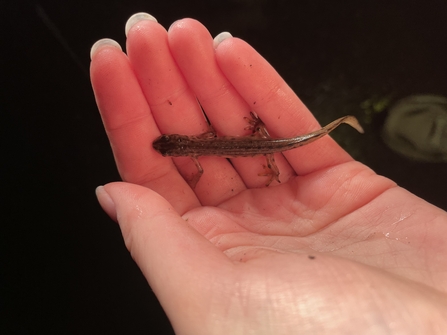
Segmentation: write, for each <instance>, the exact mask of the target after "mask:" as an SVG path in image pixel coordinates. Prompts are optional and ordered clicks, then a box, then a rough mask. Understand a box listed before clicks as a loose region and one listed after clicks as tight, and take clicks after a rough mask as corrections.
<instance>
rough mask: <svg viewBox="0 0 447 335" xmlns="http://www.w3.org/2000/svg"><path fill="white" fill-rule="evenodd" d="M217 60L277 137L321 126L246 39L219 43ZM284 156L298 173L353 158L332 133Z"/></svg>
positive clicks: (306, 172) (229, 39)
mask: <svg viewBox="0 0 447 335" xmlns="http://www.w3.org/2000/svg"><path fill="white" fill-rule="evenodd" d="M216 60H217V63H218V65H219V68H220V69H221V70H222V72H223V73H224V74H225V76H226V77H227V79H228V80H229V81H230V82H231V83H232V84H233V86H234V87H235V88H236V89H237V91H238V92H239V93H240V94H241V95H242V97H243V98H244V100H245V101H246V102H247V103H248V104H250V105H251V106H253V108H254V109H255V111H256V112H257V113H258V114H259V115H260V117H261V118H262V120H263V121H264V122H265V123H266V125H267V128H268V129H269V130H270V132H271V134H272V135H273V136H275V137H293V136H297V135H301V134H305V133H308V132H311V131H314V130H316V129H318V128H320V126H319V125H318V122H317V121H316V120H315V118H314V116H313V115H312V113H311V112H310V111H309V110H308V109H307V108H306V106H304V104H303V103H302V102H301V100H300V99H299V98H298V97H297V96H296V95H295V93H294V92H293V91H292V89H291V88H290V87H289V86H288V85H287V84H286V83H285V82H284V80H283V79H282V78H281V77H280V76H279V74H278V73H277V72H276V71H275V69H273V67H272V66H271V65H270V64H269V63H268V62H267V61H266V60H265V59H264V58H263V57H261V56H260V55H259V54H258V53H257V52H256V51H255V50H254V49H253V48H252V47H251V46H250V45H248V44H247V43H246V42H244V41H242V40H240V39H237V38H228V39H225V40H224V41H222V42H221V43H220V44H219V45H218V46H217V49H216ZM260 74H261V75H260ZM284 156H285V157H286V158H287V160H288V161H289V163H290V164H291V165H292V167H293V168H294V170H295V172H296V173H297V174H298V175H303V174H308V173H310V172H312V171H315V170H319V169H322V168H325V167H329V166H333V165H336V164H341V163H343V162H347V161H349V160H352V158H351V157H350V156H349V155H348V154H347V153H346V152H345V151H344V150H343V149H342V148H341V147H340V146H339V145H338V144H337V143H335V141H334V140H332V139H331V138H330V137H329V136H325V137H323V138H322V139H320V140H318V141H316V142H314V143H312V144H309V145H306V146H303V147H301V148H299V149H296V150H291V151H287V152H285V153H284Z"/></svg>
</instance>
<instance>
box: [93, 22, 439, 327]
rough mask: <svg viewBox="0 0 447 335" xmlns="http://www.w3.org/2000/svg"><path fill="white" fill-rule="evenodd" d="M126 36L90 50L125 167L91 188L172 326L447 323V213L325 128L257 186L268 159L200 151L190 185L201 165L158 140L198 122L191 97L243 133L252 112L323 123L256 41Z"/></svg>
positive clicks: (308, 125) (225, 130) (274, 125)
mask: <svg viewBox="0 0 447 335" xmlns="http://www.w3.org/2000/svg"><path fill="white" fill-rule="evenodd" d="M266 43H268V41H266ZM126 50H127V55H126V54H125V53H123V52H122V51H121V50H120V49H119V48H117V47H116V46H113V45H112V44H110V43H103V44H102V45H101V46H99V47H96V48H95V50H94V51H93V52H92V63H91V80H92V85H93V88H94V92H95V96H96V100H97V104H98V107H99V110H100V112H101V116H102V119H103V122H104V126H105V129H106V132H107V135H108V136H109V139H110V143H111V146H112V149H113V153H114V155H115V159H116V164H117V166H118V169H119V172H120V174H121V177H122V178H123V180H124V181H125V182H116V183H110V184H107V185H105V186H104V187H100V188H98V190H97V195H98V199H99V202H100V203H101V205H102V207H103V208H104V210H105V211H106V212H107V213H108V214H109V215H110V217H112V218H113V219H114V220H116V221H117V222H118V223H119V225H120V228H121V231H122V234H123V237H124V240H125V243H126V246H127V248H128V249H129V251H130V253H131V254H132V257H133V258H134V259H135V261H136V263H137V264H138V266H139V267H140V268H141V270H142V272H143V274H144V275H145V277H146V278H147V280H148V282H149V284H150V286H151V288H152V290H153V291H154V292H155V294H156V295H157V297H158V299H159V300H160V303H161V305H162V306H163V308H164V310H165V311H166V313H167V315H168V317H169V319H170V321H171V323H172V325H173V327H174V330H175V331H176V333H177V334H196V335H197V334H206V335H209V334H276V335H277V334H445V333H446V331H447V294H446V291H447V243H446V240H447V213H446V212H445V211H443V210H441V209H439V208H437V207H435V206H432V205H431V204H429V203H427V202H425V201H424V200H422V199H420V198H418V197H416V196H415V195H413V194H411V193H410V192H408V191H406V190H405V189H403V188H400V187H399V186H397V185H396V184H395V183H394V182H393V181H391V180H389V179H387V178H385V177H382V176H379V175H377V174H375V173H374V172H373V171H372V170H371V169H369V168H368V167H367V166H365V165H362V164H361V163H359V162H356V161H354V160H353V159H352V158H351V157H350V156H349V155H348V154H347V153H346V152H345V151H344V150H343V149H341V148H340V147H339V146H338V145H337V144H336V143H335V142H334V141H333V140H332V139H331V138H330V137H329V136H326V137H324V138H321V139H319V140H318V141H316V142H314V143H312V144H309V145H307V146H304V147H301V148H298V149H295V150H292V151H289V152H285V153H283V154H275V160H276V163H277V165H278V168H279V170H280V173H281V175H280V178H281V184H278V183H277V182H276V181H275V182H273V183H272V185H271V186H270V187H268V188H266V187H265V186H264V184H265V177H263V176H258V172H259V171H260V170H262V164H263V163H264V158H263V157H255V158H237V159H232V164H230V163H229V162H228V161H227V160H226V159H224V158H220V157H203V158H200V162H201V164H202V166H203V169H204V171H205V172H204V174H203V176H202V178H201V180H200V182H199V183H198V184H197V186H196V187H195V188H194V189H192V188H191V187H190V186H189V185H188V183H187V182H186V181H185V179H188V178H187V177H188V176H190V174H191V173H194V172H195V169H196V167H195V165H194V163H193V162H192V161H191V160H190V159H189V158H187V157H185V158H175V159H171V158H168V157H162V156H161V155H160V154H158V153H157V152H155V151H154V150H153V148H152V145H151V143H152V142H153V140H154V139H155V138H156V137H157V136H159V135H160V134H161V133H176V134H186V135H195V134H200V133H203V132H205V131H206V130H207V124H206V122H205V120H204V118H203V116H202V114H201V110H200V107H199V106H198V104H197V102H196V98H197V99H198V100H199V101H200V103H201V105H202V107H203V109H204V110H205V111H206V113H207V116H208V118H209V120H210V121H211V123H212V124H213V127H214V129H215V130H216V131H217V133H218V134H221V135H244V134H246V130H244V127H245V126H246V124H245V121H244V117H245V116H248V115H249V112H250V111H251V110H254V111H256V113H257V114H258V115H259V116H260V117H261V118H262V120H263V121H264V123H265V124H266V126H267V128H268V130H269V132H270V134H271V135H272V137H291V136H296V135H298V134H304V133H308V132H310V131H313V130H316V129H318V128H319V125H318V123H317V121H316V120H315V118H314V117H313V115H312V114H311V112H309V110H307V109H306V107H305V106H304V105H303V104H302V102H301V101H300V100H299V98H298V97H297V96H296V95H295V93H294V92H293V91H292V90H291V89H290V88H289V87H288V86H287V84H286V83H285V82H284V81H283V79H282V78H281V77H280V76H279V75H278V74H277V73H276V71H275V70H274V69H273V68H272V67H271V66H270V65H269V64H268V63H267V61H266V60H265V59H263V58H262V57H261V56H260V55H259V54H258V53H257V52H256V51H255V50H254V49H253V48H252V47H251V46H250V45H248V44H247V43H246V42H244V41H242V40H240V39H237V38H232V37H229V38H227V39H225V40H223V41H222V42H221V43H220V44H218V45H216V46H215V47H214V46H213V39H212V37H211V35H210V34H209V32H208V31H207V30H206V28H205V27H204V26H203V25H202V24H201V23H199V22H197V21H195V20H192V19H184V20H180V21H177V22H175V23H174V24H173V25H172V26H171V28H170V29H169V31H168V32H167V31H166V30H165V29H164V28H163V27H162V26H161V25H160V24H158V23H157V22H155V21H152V20H143V21H139V22H136V23H134V24H133V26H132V27H131V28H130V30H129V31H128V33H127V46H126ZM297 75H299V74H297ZM342 115H343V114H340V116H342ZM356 136H359V139H358V140H359V141H361V137H360V136H361V135H356ZM421 173H424V172H421ZM184 177H185V178H184ZM147 317H148V318H150V317H151V316H150V315H148V316H147Z"/></svg>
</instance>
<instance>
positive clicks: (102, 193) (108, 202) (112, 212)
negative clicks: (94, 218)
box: [95, 186, 116, 221]
mask: <svg viewBox="0 0 447 335" xmlns="http://www.w3.org/2000/svg"><path fill="white" fill-rule="evenodd" d="M95 192H96V197H97V198H98V201H99V204H100V205H101V207H102V209H103V210H104V212H106V213H107V215H108V216H110V217H111V218H112V219H113V220H115V221H116V207H115V203H114V202H113V200H112V198H111V197H110V195H109V193H107V191H106V190H105V188H104V186H98V187H97V188H96V190H95Z"/></svg>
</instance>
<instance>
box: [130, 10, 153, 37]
mask: <svg viewBox="0 0 447 335" xmlns="http://www.w3.org/2000/svg"><path fill="white" fill-rule="evenodd" d="M144 20H149V21H154V22H158V21H157V19H156V18H155V17H153V16H152V15H151V14H148V13H144V12H141V13H136V14H134V15H132V16H131V17H129V19H128V20H127V22H126V27H125V28H124V31H125V33H126V36H127V33H128V32H129V30H130V28H132V27H133V26H134V24H135V23H138V22H140V21H144Z"/></svg>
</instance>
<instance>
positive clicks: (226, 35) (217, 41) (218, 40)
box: [213, 31, 233, 49]
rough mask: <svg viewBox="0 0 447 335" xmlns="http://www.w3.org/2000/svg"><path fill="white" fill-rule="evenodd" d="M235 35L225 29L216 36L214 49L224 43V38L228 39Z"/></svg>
mask: <svg viewBox="0 0 447 335" xmlns="http://www.w3.org/2000/svg"><path fill="white" fill-rule="evenodd" d="M230 37H233V35H231V34H230V33H229V32H228V31H224V32H222V33H220V34H219V35H217V36H216V37H214V40H213V46H214V49H216V48H217V46H218V45H219V44H220V43H222V41H223V40H226V39H227V38H230Z"/></svg>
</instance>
